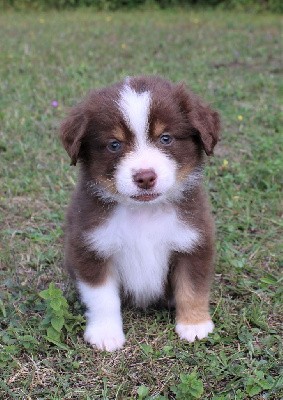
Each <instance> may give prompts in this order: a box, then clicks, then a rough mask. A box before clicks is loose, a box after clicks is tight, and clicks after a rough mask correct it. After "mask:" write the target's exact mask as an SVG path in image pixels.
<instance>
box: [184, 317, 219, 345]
mask: <svg viewBox="0 0 283 400" xmlns="http://www.w3.org/2000/svg"><path fill="white" fill-rule="evenodd" d="M213 328H214V324H213V322H212V321H211V320H209V321H206V322H201V323H200V324H177V325H176V332H177V333H178V335H179V336H180V338H181V339H185V340H187V341H188V342H194V341H195V339H203V338H205V337H207V336H208V334H209V333H211V332H212V331H213Z"/></svg>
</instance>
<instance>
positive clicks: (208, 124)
mask: <svg viewBox="0 0 283 400" xmlns="http://www.w3.org/2000/svg"><path fill="white" fill-rule="evenodd" d="M219 130H220V121H219V116H218V114H217V112H215V111H213V110H212V109H211V108H210V107H209V106H208V105H206V104H204V103H203V102H202V101H201V100H200V99H199V98H198V97H197V96H195V95H194V94H192V93H191V92H189V91H188V90H187V89H186V88H185V86H184V85H182V84H179V85H175V84H172V83H170V82H168V81H166V80H165V79H163V78H160V77H134V78H127V79H126V80H125V81H124V82H121V83H118V84H116V85H113V86H111V87H108V88H105V89H101V90H97V91H92V92H90V94H89V96H88V97H87V98H86V99H85V100H84V101H83V102H82V103H81V104H79V105H78V106H76V107H74V108H73V109H72V110H71V112H70V114H69V116H68V117H67V118H66V120H65V121H63V123H62V125H61V139H62V142H63V145H64V147H65V149H66V151H67V152H68V154H69V156H70V158H71V164H73V165H75V164H76V163H77V161H80V162H81V165H82V172H83V176H84V179H86V181H87V184H88V186H89V188H90V190H92V191H93V192H95V193H96V194H99V195H101V196H102V197H103V198H104V199H110V200H116V201H122V202H124V201H131V202H135V203H138V202H140V203H145V202H157V201H160V200H164V199H165V200H167V199H172V198H176V197H178V196H179V195H180V193H182V191H183V190H184V188H186V187H187V186H188V185H190V184H192V183H194V182H195V180H196V177H197V171H199V169H200V167H201V165H202V160H203V153H204V152H205V153H206V154H207V155H210V154H212V152H213V148H214V146H215V144H216V143H217V141H218V138H219Z"/></svg>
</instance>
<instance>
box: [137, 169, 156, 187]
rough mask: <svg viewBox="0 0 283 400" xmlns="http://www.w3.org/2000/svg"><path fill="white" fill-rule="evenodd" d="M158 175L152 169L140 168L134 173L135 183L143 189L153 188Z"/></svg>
mask: <svg viewBox="0 0 283 400" xmlns="http://www.w3.org/2000/svg"><path fill="white" fill-rule="evenodd" d="M156 178H157V175H156V173H155V172H154V171H153V170H152V169H140V170H139V171H138V172H136V173H135V174H134V175H133V180H134V182H135V184H136V185H137V186H138V187H139V188H141V189H151V188H153V186H154V185H155V182H156Z"/></svg>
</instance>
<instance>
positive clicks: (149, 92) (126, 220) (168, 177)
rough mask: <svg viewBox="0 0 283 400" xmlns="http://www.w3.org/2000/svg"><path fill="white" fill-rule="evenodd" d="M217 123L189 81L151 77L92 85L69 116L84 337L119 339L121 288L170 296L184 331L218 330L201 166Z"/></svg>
mask: <svg viewBox="0 0 283 400" xmlns="http://www.w3.org/2000/svg"><path fill="white" fill-rule="evenodd" d="M219 130H220V121H219V116H218V114H217V112H215V111H213V110H212V109H211V108H210V107H209V106H208V105H206V104H204V103H203V102H202V101H201V100H200V99H199V98H198V97H196V96H195V95H194V94H192V93H191V92H189V91H188V90H187V89H186V88H185V87H184V85H182V84H178V85H175V84H173V83H171V82H168V81H167V80H165V79H163V78H160V77H145V76H141V77H132V78H127V79H126V80H125V81H124V82H120V83H117V84H115V85H113V86H110V87H108V88H105V89H100V90H97V91H92V92H90V94H89V95H88V97H87V98H86V99H85V100H84V101H83V102H82V103H81V104H79V105H78V106H76V107H74V108H73V109H72V110H71V112H70V114H69V116H68V117H67V119H66V120H65V121H64V122H63V124H62V126H61V139H62V142H63V145H64V147H65V149H66V150H67V152H68V154H69V156H70V158H71V160H72V165H75V164H76V162H77V161H79V162H80V176H79V181H78V184H77V187H76V190H75V192H74V195H73V198H72V201H71V204H70V207H69V210H68V213H67V230H66V255H65V264H66V267H67V268H68V269H69V270H70V271H71V273H72V274H73V275H74V276H75V278H76V280H77V286H78V289H79V292H80V295H81V299H82V301H83V302H84V303H85V305H86V307H87V313H86V316H87V326H86V331H85V336H84V337H85V340H86V341H87V342H89V343H91V344H92V345H95V346H97V347H98V348H99V349H106V350H108V351H113V350H116V349H119V348H121V347H122V346H123V344H124V341H125V336H124V333H123V327H122V318H121V310H120V309H121V306H120V303H121V301H120V297H121V295H125V296H127V298H130V299H131V300H132V301H133V303H134V304H135V305H137V306H142V307H145V306H147V305H148V304H150V303H152V302H156V301H159V300H160V301H161V300H164V299H165V297H167V296H168V295H170V296H171V297H173V301H174V303H175V306H176V332H177V333H178V335H179V336H180V338H181V339H186V340H188V341H189V342H192V341H194V340H195V339H196V338H198V339H202V338H204V337H206V336H207V335H208V333H210V332H212V330H213V323H212V321H211V318H210V315H209V291H210V284H211V280H212V277H213V258H214V223H213V218H212V216H211V212H210V208H209V204H208V201H207V197H206V194H205V192H204V189H203V184H202V169H203V162H204V152H205V153H206V154H207V155H210V154H212V152H213V148H214V146H215V144H216V143H217V141H218V135H219Z"/></svg>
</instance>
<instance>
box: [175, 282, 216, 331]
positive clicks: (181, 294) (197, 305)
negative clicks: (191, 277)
mask: <svg viewBox="0 0 283 400" xmlns="http://www.w3.org/2000/svg"><path fill="white" fill-rule="evenodd" d="M175 300H176V322H177V323H181V324H199V323H201V322H205V321H209V320H210V315H209V311H208V309H209V296H208V293H205V294H202V295H200V294H196V293H194V292H193V291H192V289H190V288H189V287H188V286H186V285H179V287H178V288H176V291H175Z"/></svg>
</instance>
